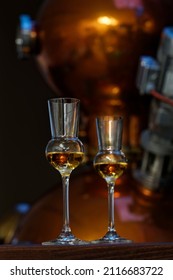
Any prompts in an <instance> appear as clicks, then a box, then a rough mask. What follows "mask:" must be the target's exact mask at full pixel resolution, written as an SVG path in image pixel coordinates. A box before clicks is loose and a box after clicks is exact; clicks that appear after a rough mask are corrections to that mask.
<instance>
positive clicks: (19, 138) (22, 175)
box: [0, 0, 56, 217]
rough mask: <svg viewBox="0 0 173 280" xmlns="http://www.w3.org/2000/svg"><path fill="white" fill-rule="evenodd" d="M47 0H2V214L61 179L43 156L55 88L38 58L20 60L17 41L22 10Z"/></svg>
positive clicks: (31, 10)
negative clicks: (51, 171) (49, 104)
mask: <svg viewBox="0 0 173 280" xmlns="http://www.w3.org/2000/svg"><path fill="white" fill-rule="evenodd" d="M42 2H43V1H37V0H36V1H35V0H34V1H27V0H26V1H12V3H10V4H9V3H7V2H6V1H3V3H2V7H1V9H0V14H1V15H0V21H1V23H0V30H1V31H0V34H1V44H0V49H1V51H0V56H1V59H0V61H1V63H0V69H1V70H0V73H1V74H0V94H1V102H0V114H1V117H0V122H1V125H0V127H1V137H0V143H1V144H0V146H1V157H0V164H1V167H0V170H1V175H0V189H1V195H0V216H1V217H2V216H3V215H4V214H5V213H6V212H8V211H11V210H12V209H13V207H14V205H15V204H16V203H19V202H29V203H30V202H33V201H34V200H35V199H36V198H38V197H39V196H40V195H41V194H42V193H44V191H45V190H46V189H48V188H49V187H50V185H51V184H53V183H55V181H56V178H55V177H54V174H52V176H49V175H50V170H49V165H48V164H47V161H46V160H45V156H44V149H45V145H46V144H47V141H48V139H49V137H50V132H49V122H48V113H47V99H48V98H50V97H52V96H54V93H53V92H52V91H51V90H50V88H49V87H48V86H47V84H46V83H45V81H44V79H43V78H42V76H41V74H40V71H39V70H38V67H37V65H36V62H35V60H34V58H33V59H32V58H31V59H29V60H27V61H25V62H24V61H21V60H20V59H18V55H17V51H16V45H15V39H16V32H17V26H18V24H19V15H20V14H22V13H28V14H30V15H31V16H32V17H33V18H35V17H36V14H37V12H38V9H39V7H40V5H41V4H42ZM9 5H10V8H9Z"/></svg>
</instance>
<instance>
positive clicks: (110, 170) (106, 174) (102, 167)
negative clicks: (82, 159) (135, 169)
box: [94, 162, 127, 179]
mask: <svg viewBox="0 0 173 280" xmlns="http://www.w3.org/2000/svg"><path fill="white" fill-rule="evenodd" d="M94 167H95V169H96V171H97V172H98V173H99V175H100V176H101V177H102V178H104V179H109V178H110V179H117V178H119V177H120V176H121V175H122V174H123V173H124V171H125V169H126V168H127V163H126V162H117V163H105V162H104V163H96V164H95V165H94Z"/></svg>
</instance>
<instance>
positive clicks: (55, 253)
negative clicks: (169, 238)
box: [0, 242, 173, 260]
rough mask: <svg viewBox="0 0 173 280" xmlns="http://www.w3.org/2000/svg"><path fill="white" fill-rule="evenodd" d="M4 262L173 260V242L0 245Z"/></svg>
mask: <svg viewBox="0 0 173 280" xmlns="http://www.w3.org/2000/svg"><path fill="white" fill-rule="evenodd" d="M0 259H1V260H46V259H47V260H92V259H95V260H98V259H100V260H104V259H105V260H141V259H142V260H161V259H162V260H172V259H173V242H170V243H131V244H128V245H127V244H126V245H124V244H120V245H105V244H104V245H103V244H102V245H85V246H61V247H57V246H41V245H31V246H13V245H1V246H0Z"/></svg>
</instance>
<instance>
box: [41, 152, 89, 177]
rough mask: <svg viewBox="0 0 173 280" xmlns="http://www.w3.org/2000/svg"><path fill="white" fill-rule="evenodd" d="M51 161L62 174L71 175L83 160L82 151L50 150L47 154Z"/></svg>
mask: <svg viewBox="0 0 173 280" xmlns="http://www.w3.org/2000/svg"><path fill="white" fill-rule="evenodd" d="M46 157H47V160H48V161H49V163H50V164H51V165H52V166H53V167H54V168H55V169H56V170H58V171H59V172H60V173H61V174H62V175H64V176H65V175H69V174H70V173H71V171H72V170H73V169H75V168H76V167H77V166H78V165H79V164H80V163H81V162H82V160H83V158H84V153H82V152H49V153H47V155H46Z"/></svg>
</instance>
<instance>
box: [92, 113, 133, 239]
mask: <svg viewBox="0 0 173 280" xmlns="http://www.w3.org/2000/svg"><path fill="white" fill-rule="evenodd" d="M96 129H97V139H98V148H99V151H98V153H97V154H96V156H95V158H94V162H93V164H94V167H95V169H96V171H97V172H98V174H99V175H100V176H101V177H102V178H103V179H105V181H106V183H107V187H108V231H107V233H106V234H105V235H104V236H103V237H102V238H100V239H98V240H95V241H93V243H100V242H108V243H126V242H131V241H130V240H126V239H125V238H123V237H120V236H119V235H118V234H117V232H116V229H115V224H114V187H115V182H116V179H117V178H119V177H120V176H121V175H122V174H123V172H124V171H125V169H126V168H127V159H126V157H125V155H124V153H123V152H122V150H121V146H122V130H123V118H122V117H116V116H99V117H97V118H96Z"/></svg>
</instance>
